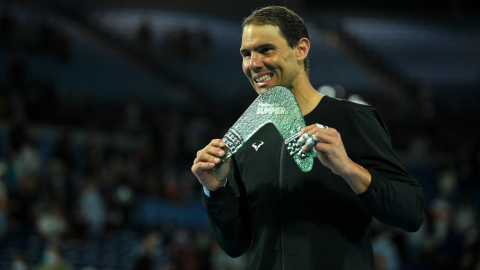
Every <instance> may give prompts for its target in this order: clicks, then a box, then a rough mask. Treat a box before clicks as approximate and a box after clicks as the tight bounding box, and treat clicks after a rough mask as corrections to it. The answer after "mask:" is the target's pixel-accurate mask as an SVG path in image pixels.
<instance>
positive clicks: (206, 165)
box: [192, 162, 215, 176]
mask: <svg viewBox="0 0 480 270" xmlns="http://www.w3.org/2000/svg"><path fill="white" fill-rule="evenodd" d="M213 167H215V163H212V162H198V163H196V164H194V165H193V166H192V173H193V174H195V175H197V176H199V175H201V174H202V173H203V172H204V171H206V170H210V169H212V168H213Z"/></svg>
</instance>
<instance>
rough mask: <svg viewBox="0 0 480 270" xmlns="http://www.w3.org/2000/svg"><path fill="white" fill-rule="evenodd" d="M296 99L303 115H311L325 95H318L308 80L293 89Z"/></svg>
mask: <svg viewBox="0 0 480 270" xmlns="http://www.w3.org/2000/svg"><path fill="white" fill-rule="evenodd" d="M292 92H293V94H294V95H295V98H296V99H297V102H298V106H300V110H301V111H302V115H303V116H305V115H307V114H309V113H310V112H311V111H313V109H315V107H317V105H318V103H319V102H320V100H321V99H322V98H323V95H322V94H320V93H318V92H317V91H316V90H315V88H313V86H312V85H311V84H310V81H309V80H308V79H306V80H304V81H303V83H300V84H299V85H298V86H297V87H295V88H293V89H292Z"/></svg>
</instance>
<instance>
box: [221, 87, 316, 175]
mask: <svg viewBox="0 0 480 270" xmlns="http://www.w3.org/2000/svg"><path fill="white" fill-rule="evenodd" d="M268 123H272V124H274V125H275V127H276V128H277V129H278V131H279V133H280V134H281V135H282V137H283V140H284V141H285V144H286V147H287V150H288V153H289V154H290V156H292V158H293V159H294V160H295V163H297V165H298V167H299V168H300V169H301V170H302V171H303V172H308V171H310V170H311V169H312V167H313V159H314V158H313V155H312V154H313V151H312V150H309V151H302V150H301V148H302V146H303V144H305V142H303V141H302V140H300V142H298V141H299V139H300V138H299V137H298V133H299V132H300V131H301V130H302V129H303V128H304V127H305V120H304V119H303V115H302V111H301V110H300V107H299V106H298V103H297V100H296V99H295V96H294V95H293V93H292V91H290V90H289V89H288V88H286V87H284V86H273V87H271V88H268V89H267V90H265V91H264V92H263V93H262V94H261V95H259V96H258V97H257V99H255V101H254V102H253V103H252V105H250V107H248V109H247V110H246V111H245V112H244V113H243V114H242V116H240V118H239V119H238V120H237V122H235V124H234V125H233V126H232V127H231V128H230V129H229V130H228V132H227V134H225V136H224V137H223V139H222V140H223V141H224V142H225V145H226V146H225V147H223V148H222V149H223V150H224V151H225V155H224V156H223V157H222V158H220V160H221V162H220V163H218V164H217V165H216V166H215V167H214V168H213V169H212V170H215V169H217V168H218V167H220V166H221V165H222V164H223V163H225V161H226V160H228V159H229V158H230V157H231V156H232V155H233V154H234V153H235V152H237V151H238V149H240V147H242V145H243V144H244V143H245V142H246V141H247V140H248V139H249V138H250V137H252V136H253V134H255V132H257V131H258V130H259V129H260V128H261V127H263V126H264V125H266V124H268Z"/></svg>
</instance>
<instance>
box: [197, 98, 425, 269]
mask: <svg viewBox="0 0 480 270" xmlns="http://www.w3.org/2000/svg"><path fill="white" fill-rule="evenodd" d="M305 123H306V125H307V126H308V125H311V124H314V123H319V124H322V125H326V126H329V127H333V128H335V129H337V131H338V132H339V133H340V135H341V138H342V141H343V144H344V146H345V149H346V151H347V154H348V156H349V157H350V159H352V160H353V161H354V162H356V163H358V164H360V165H362V166H363V167H364V168H365V169H367V170H368V171H369V172H370V173H371V175H372V182H371V184H370V186H369V188H368V190H367V191H365V192H364V193H362V194H360V195H357V194H355V192H354V191H353V190H352V189H351V188H350V186H349V185H348V184H347V182H346V181H345V180H344V179H343V178H341V177H339V176H337V175H335V174H333V173H332V172H331V170H330V169H328V168H326V167H325V166H323V165H322V164H321V163H320V161H319V160H318V159H317V158H315V163H314V166H313V169H312V170H311V171H310V172H307V173H303V172H301V171H300V169H299V168H298V166H297V165H296V164H295V162H294V160H293V158H292V157H291V156H290V155H288V153H287V149H286V147H285V145H284V142H283V139H282V137H281V135H280V134H279V132H278V131H277V129H276V128H275V126H274V125H273V124H267V125H266V126H264V127H263V128H261V129H260V130H259V131H258V132H257V133H255V134H254V135H253V136H252V137H251V138H250V139H249V140H248V141H247V142H246V143H245V144H244V145H243V146H242V148H240V149H239V150H238V152H237V153H235V154H234V155H233V157H232V163H231V170H230V174H229V176H228V177H227V179H228V181H227V183H228V184H227V188H226V192H225V193H224V194H223V195H222V196H219V197H216V198H209V197H207V196H206V195H205V194H203V192H202V198H203V199H202V200H203V205H204V207H205V210H206V212H207V213H208V216H209V219H210V223H211V226H212V228H213V231H214V234H215V236H216V238H217V241H218V242H219V244H220V246H221V247H222V248H223V250H225V252H226V253H227V254H229V255H230V256H232V257H236V256H240V255H241V254H243V253H245V252H246V251H248V250H249V249H250V248H251V253H250V269H251V270H255V269H259V270H266V269H282V270H287V269H288V270H297V269H302V270H305V269H327V270H336V269H349V270H350V269H355V270H362V269H375V264H374V261H373V251H372V244H371V239H370V233H371V226H372V217H375V218H377V219H378V220H379V221H381V222H383V223H385V224H388V225H391V226H394V227H398V228H401V229H403V230H406V231H410V232H412V231H416V230H418V229H419V228H420V226H421V224H422V222H423V219H424V208H425V206H424V205H425V203H424V197H423V192H422V188H421V186H420V185H419V184H418V183H417V181H415V179H413V178H412V176H410V175H409V174H408V173H407V172H406V171H405V169H404V167H403V166H402V164H401V163H400V160H399V159H398V157H397V155H396V154H395V152H394V151H393V149H392V146H391V143H390V136H389V134H388V131H387V128H386V127H385V124H384V123H383V121H382V119H381V117H380V115H379V114H378V112H377V111H376V110H375V109H374V108H372V107H371V106H365V105H359V104H355V103H352V102H349V101H344V100H339V99H334V98H330V97H328V96H325V97H324V98H323V99H322V100H321V101H320V103H319V105H318V106H317V107H316V108H315V109H314V110H313V111H312V112H311V113H309V114H308V115H306V116H305ZM261 142H263V144H262V145H261V146H260V147H258V149H257V150H256V149H255V148H254V147H252V144H255V145H259V144H260V143H261Z"/></svg>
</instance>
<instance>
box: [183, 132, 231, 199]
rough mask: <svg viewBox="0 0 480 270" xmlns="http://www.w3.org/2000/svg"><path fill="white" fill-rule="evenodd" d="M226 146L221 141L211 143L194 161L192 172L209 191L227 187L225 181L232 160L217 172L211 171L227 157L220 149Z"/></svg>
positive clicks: (198, 153)
mask: <svg viewBox="0 0 480 270" xmlns="http://www.w3.org/2000/svg"><path fill="white" fill-rule="evenodd" d="M223 146H225V143H224V142H223V141H222V140H220V139H215V140H212V141H211V142H210V144H208V145H207V146H205V148H203V149H202V150H200V151H198V152H197V158H196V159H195V160H194V161H193V166H192V172H193V174H195V176H196V177H197V178H198V181H200V184H202V185H203V186H204V187H205V188H206V189H207V190H209V191H215V190H217V189H218V188H220V187H222V186H223V185H225V181H226V178H227V175H228V172H229V171H230V161H231V158H229V159H228V160H227V162H225V163H224V164H223V165H222V166H220V167H219V168H218V169H216V170H215V171H212V170H211V169H212V168H213V167H215V164H217V163H220V158H219V157H223V155H225V151H223V150H222V149H219V148H218V147H223Z"/></svg>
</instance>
